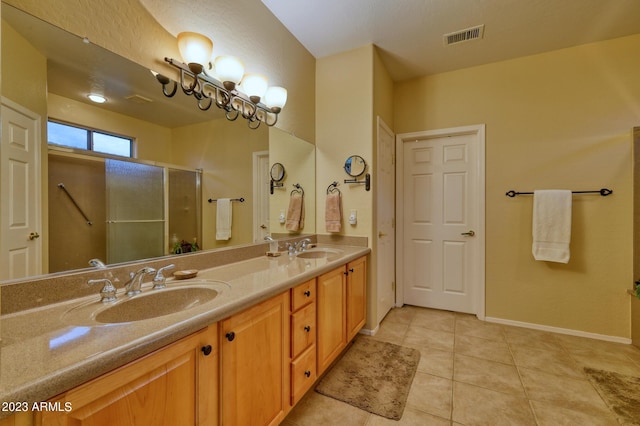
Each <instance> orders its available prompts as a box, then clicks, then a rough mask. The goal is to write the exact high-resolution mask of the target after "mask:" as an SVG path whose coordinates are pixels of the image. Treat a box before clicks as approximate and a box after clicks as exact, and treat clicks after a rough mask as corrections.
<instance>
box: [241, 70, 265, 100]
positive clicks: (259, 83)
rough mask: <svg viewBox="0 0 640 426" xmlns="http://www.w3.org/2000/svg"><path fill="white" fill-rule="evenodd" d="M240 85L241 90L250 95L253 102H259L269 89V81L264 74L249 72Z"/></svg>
mask: <svg viewBox="0 0 640 426" xmlns="http://www.w3.org/2000/svg"><path fill="white" fill-rule="evenodd" d="M240 86H241V87H240V90H242V91H243V92H244V93H246V94H247V96H249V99H251V102H253V103H254V104H257V103H258V102H260V98H262V97H263V96H264V94H265V92H266V91H267V86H268V82H267V78H266V77H265V76H263V75H260V74H250V73H247V74H245V75H244V77H243V78H242V84H241V85H240Z"/></svg>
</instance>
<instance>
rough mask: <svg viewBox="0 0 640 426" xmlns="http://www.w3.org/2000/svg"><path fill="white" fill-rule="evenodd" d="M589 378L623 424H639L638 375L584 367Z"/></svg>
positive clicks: (639, 392) (639, 386)
mask: <svg viewBox="0 0 640 426" xmlns="http://www.w3.org/2000/svg"><path fill="white" fill-rule="evenodd" d="M584 371H585V372H586V373H587V376H588V377H589V380H590V381H591V383H593V385H594V386H595V388H596V389H597V390H598V393H599V394H600V396H602V399H604V401H605V402H606V403H607V405H608V406H609V408H611V410H612V411H613V412H614V413H615V414H616V416H618V420H619V421H620V423H621V424H623V425H640V377H633V376H625V375H623V374H618V373H612V372H610V371H603V370H595V369H593V368H585V369H584Z"/></svg>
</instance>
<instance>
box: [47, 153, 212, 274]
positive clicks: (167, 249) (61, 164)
mask: <svg viewBox="0 0 640 426" xmlns="http://www.w3.org/2000/svg"><path fill="white" fill-rule="evenodd" d="M200 180H201V172H200V171H198V170H186V169H184V168H177V167H176V168H174V167H172V166H162V167H161V166H155V165H149V164H142V163H138V162H135V161H121V160H114V159H108V158H107V159H105V158H100V157H92V156H84V155H69V154H66V153H58V152H55V151H51V152H50V153H49V182H50V185H49V223H50V235H51V238H50V239H49V253H50V255H49V270H50V272H57V271H65V270H69V269H78V268H85V267H86V265H87V259H92V258H97V259H105V263H107V264H113V263H119V262H126V261H130V260H136V259H141V258H152V257H158V256H163V255H165V254H171V253H174V250H175V245H176V242H175V241H172V240H177V242H178V244H180V245H181V247H182V246H184V247H188V251H194V250H197V249H199V248H200V244H201V241H202V223H201V217H200V216H201V214H200V212H201V208H200V206H201V198H202V196H201V189H200V185H201V184H200ZM56 182H65V183H66V186H67V187H72V188H73V194H74V197H75V199H76V200H77V203H78V204H79V205H81V206H82V208H83V209H84V210H85V211H86V212H87V215H88V216H89V217H91V219H92V222H93V225H92V226H87V225H86V223H85V220H84V218H83V217H82V216H81V215H80V213H79V212H78V210H77V208H76V207H75V206H74V205H73V204H72V203H71V202H70V201H69V199H68V197H66V196H65V194H61V191H60V189H59V188H58V187H57V186H56V184H55V183H56ZM180 252H183V251H182V250H181V251H180Z"/></svg>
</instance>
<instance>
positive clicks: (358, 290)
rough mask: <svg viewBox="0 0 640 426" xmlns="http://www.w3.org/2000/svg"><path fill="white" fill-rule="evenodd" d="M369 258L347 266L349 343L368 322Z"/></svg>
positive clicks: (357, 260)
mask: <svg viewBox="0 0 640 426" xmlns="http://www.w3.org/2000/svg"><path fill="white" fill-rule="evenodd" d="M366 291H367V258H366V257H361V258H360V259H356V260H354V261H353V262H349V263H348V264H347V341H350V340H351V339H353V338H354V337H355V335H356V334H358V331H360V329H361V328H362V327H363V326H364V323H365V322H366V320H367V318H366V317H367V295H366Z"/></svg>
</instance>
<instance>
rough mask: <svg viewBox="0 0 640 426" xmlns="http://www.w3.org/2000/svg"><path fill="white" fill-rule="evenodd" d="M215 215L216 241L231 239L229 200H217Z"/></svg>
mask: <svg viewBox="0 0 640 426" xmlns="http://www.w3.org/2000/svg"><path fill="white" fill-rule="evenodd" d="M217 206H218V208H217V214H216V240H230V239H231V217H232V210H231V199H230V198H218V202H217Z"/></svg>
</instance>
